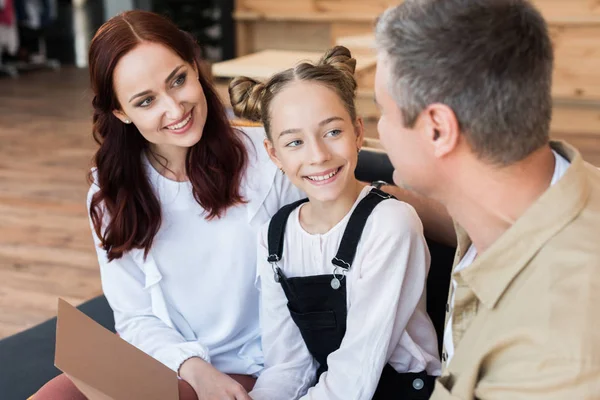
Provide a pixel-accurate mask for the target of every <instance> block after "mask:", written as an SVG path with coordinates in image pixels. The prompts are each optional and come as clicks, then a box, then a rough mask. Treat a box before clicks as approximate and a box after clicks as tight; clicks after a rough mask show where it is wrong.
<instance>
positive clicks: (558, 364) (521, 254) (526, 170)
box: [375, 0, 600, 400]
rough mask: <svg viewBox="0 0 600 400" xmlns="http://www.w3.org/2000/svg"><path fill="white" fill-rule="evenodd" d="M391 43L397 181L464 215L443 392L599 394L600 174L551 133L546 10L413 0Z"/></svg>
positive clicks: (386, 119)
mask: <svg viewBox="0 0 600 400" xmlns="http://www.w3.org/2000/svg"><path fill="white" fill-rule="evenodd" d="M376 41H377V46H378V53H379V55H378V64H377V74H376V78H375V94H376V100H377V102H378V104H379V107H380V109H381V119H380V121H379V124H378V130H379V135H380V139H381V143H382V144H383V146H384V147H385V148H386V150H387V152H388V154H389V156H390V159H391V161H392V163H393V164H394V166H395V168H396V171H395V175H394V179H395V181H396V183H397V184H399V185H401V186H404V187H409V188H411V189H412V190H414V191H415V192H417V193H419V194H421V195H424V196H426V197H428V198H431V199H434V200H437V201H439V202H440V203H441V204H442V205H443V206H445V207H446V209H447V210H448V212H449V214H450V216H451V217H452V218H453V220H454V222H455V225H456V234H457V238H458V250H457V254H456V260H455V266H454V271H453V274H452V285H451V288H450V295H449V299H448V307H447V310H448V313H447V317H446V331H445V334H444V352H443V354H442V360H443V362H444V373H443V375H442V377H441V378H440V379H439V380H438V382H436V386H435V390H434V393H433V395H432V399H435V400H438V399H473V398H477V399H482V400H492V399H493V400H495V399H499V400H500V399H502V400H505V399H511V400H513V399H544V400H552V399H578V400H583V399H592V398H596V399H597V398H600V311H599V310H598V309H597V308H598V306H599V305H600V172H599V171H598V170H597V169H596V168H594V167H592V166H591V165H589V164H587V163H585V162H584V161H583V160H582V159H581V156H580V154H579V153H578V152H577V151H576V150H575V149H574V148H572V147H571V146H569V145H567V144H566V143H561V142H553V141H550V140H549V126H550V119H551V113H552V112H551V111H552V99H551V81H552V69H553V50H552V45H551V41H550V38H549V35H548V29H547V26H546V23H545V21H544V19H543V18H542V16H541V15H540V14H539V12H538V11H537V10H536V9H535V8H534V7H533V6H532V5H531V4H530V3H528V2H527V1H523V0H444V1H440V0H407V1H405V2H404V3H403V4H401V5H399V6H397V7H395V8H392V9H389V10H388V11H386V12H385V13H384V14H383V15H382V16H381V17H380V19H379V20H378V23H377V28H376ZM423 214H424V213H423V212H421V215H423ZM425 214H426V213H425ZM438 215H439V214H438ZM440 226H442V227H443V226H447V225H444V221H440ZM442 230H443V229H442ZM447 239H448V240H447V241H448V242H451V241H452V239H453V238H451V237H448V238H447Z"/></svg>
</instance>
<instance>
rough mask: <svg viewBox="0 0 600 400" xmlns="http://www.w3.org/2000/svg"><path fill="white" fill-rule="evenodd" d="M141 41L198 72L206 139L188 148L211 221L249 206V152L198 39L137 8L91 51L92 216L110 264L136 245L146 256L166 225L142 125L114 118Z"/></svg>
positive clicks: (101, 34) (105, 28)
mask: <svg viewBox="0 0 600 400" xmlns="http://www.w3.org/2000/svg"><path fill="white" fill-rule="evenodd" d="M142 42H154V43H160V44H162V45H164V46H166V47H168V48H170V49H171V50H173V51H174V52H175V53H177V55H179V57H181V58H182V59H183V60H185V61H186V62H188V63H189V64H191V65H195V66H196V68H197V69H198V73H199V77H200V83H201V85H202V88H203V90H204V95H205V96H206V102H207V106H208V107H207V117H206V123H205V126H204V131H203V134H202V138H201V139H200V141H199V142H198V143H197V144H195V145H194V146H192V147H191V148H190V149H189V151H188V155H187V160H186V170H187V175H188V178H189V180H190V183H191V184H192V187H193V193H194V198H195V199H196V201H197V202H198V203H199V204H200V205H201V206H202V207H203V208H204V210H205V217H206V218H208V219H212V218H215V217H216V218H218V217H220V216H222V214H223V213H224V212H225V211H226V210H227V208H229V207H231V206H233V205H235V204H239V203H241V202H243V199H242V196H241V193H240V184H241V180H242V174H243V172H244V170H245V167H246V164H247V158H248V155H247V152H246V149H245V147H244V143H243V141H242V138H241V134H240V132H238V131H236V130H234V128H233V127H232V126H231V124H230V123H229V121H228V119H227V117H226V114H225V109H224V107H223V104H222V103H221V101H220V100H219V97H218V96H217V94H216V92H215V90H214V88H213V87H212V85H211V83H210V82H209V81H208V80H207V78H206V77H205V76H204V75H203V73H202V72H203V71H202V68H201V66H202V61H201V59H200V48H199V46H198V44H197V43H196V41H195V40H194V39H193V38H192V36H191V35H189V34H187V33H185V32H183V31H181V30H179V29H178V28H177V26H175V25H174V24H173V23H172V22H171V21H169V20H168V19H166V18H164V17H162V16H160V15H158V14H154V13H151V12H147V11H140V10H134V11H128V12H125V13H123V14H120V15H118V16H116V17H113V18H112V19H110V20H109V21H107V22H106V23H104V25H102V26H101V27H100V29H98V31H97V32H96V35H95V36H94V38H93V39H92V43H91V45H90V51H89V71H90V81H91V86H92V91H93V94H94V99H93V102H92V104H93V108H94V116H93V135H94V139H95V140H96V142H97V143H98V144H99V145H100V148H99V149H98V151H97V152H96V154H95V156H94V162H95V165H96V169H97V176H96V178H95V179H94V178H93V177H92V175H90V183H94V181H95V184H97V185H98V186H99V190H98V191H97V192H96V193H95V194H94V195H93V196H92V199H91V204H90V209H89V213H90V218H91V221H92V224H93V227H94V231H95V232H96V235H97V236H98V237H99V238H100V241H101V245H102V247H103V248H104V250H106V252H107V256H108V259H109V260H113V259H118V258H120V257H121V256H122V255H123V253H125V252H127V251H129V250H131V249H134V248H137V249H144V254H146V255H147V254H148V252H149V251H150V248H151V247H152V242H153V240H154V237H155V236H156V233H157V232H158V230H159V228H160V225H161V207H160V203H159V201H158V198H157V196H156V194H155V193H154V191H153V189H152V187H151V185H150V182H149V181H148V178H147V177H146V174H145V171H144V166H143V165H142V152H144V151H145V149H146V148H147V146H148V142H147V141H146V140H145V139H144V138H143V136H142V135H141V134H140V133H139V131H138V130H137V128H136V127H135V126H133V125H132V124H123V123H122V122H121V121H120V120H119V119H117V117H115V116H114V115H113V110H119V109H120V108H121V107H120V105H119V102H118V101H117V96H116V94H115V92H114V90H113V73H114V70H115V66H116V65H117V63H118V62H119V60H120V59H121V57H123V56H124V55H125V54H127V53H128V52H129V51H131V50H132V49H133V48H134V47H136V46H137V45H138V44H140V43H142ZM104 213H107V215H105V214H104Z"/></svg>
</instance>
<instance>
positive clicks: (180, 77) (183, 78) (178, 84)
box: [173, 74, 186, 86]
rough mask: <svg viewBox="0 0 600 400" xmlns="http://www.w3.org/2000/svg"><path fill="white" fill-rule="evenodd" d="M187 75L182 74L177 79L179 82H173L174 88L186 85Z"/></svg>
mask: <svg viewBox="0 0 600 400" xmlns="http://www.w3.org/2000/svg"><path fill="white" fill-rule="evenodd" d="M185 78H186V74H181V75H179V76H178V77H177V80H175V82H173V86H181V85H183V84H184V83H185Z"/></svg>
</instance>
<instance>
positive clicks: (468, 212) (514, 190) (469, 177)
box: [445, 146, 556, 253]
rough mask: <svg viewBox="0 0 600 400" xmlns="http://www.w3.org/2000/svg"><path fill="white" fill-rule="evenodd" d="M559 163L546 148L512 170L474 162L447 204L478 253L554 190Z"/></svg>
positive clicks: (449, 194) (461, 178)
mask: <svg viewBox="0 0 600 400" xmlns="http://www.w3.org/2000/svg"><path fill="white" fill-rule="evenodd" d="M477 164H478V165H477ZM555 164H556V161H555V158H554V154H553V153H552V150H551V148H550V147H549V146H545V147H544V148H542V149H540V150H537V151H536V152H535V153H533V154H531V155H530V156H529V157H528V158H527V159H525V160H523V161H521V162H518V163H516V164H513V165H511V166H508V167H496V166H490V165H485V164H481V162H479V163H472V165H470V166H469V168H468V170H467V171H465V172H464V173H463V174H462V176H457V177H456V183H457V185H455V187H456V189H455V190H454V192H453V193H448V194H447V195H446V196H445V197H446V200H447V201H445V204H446V206H447V209H448V212H449V213H450V215H451V216H452V217H453V219H454V220H455V221H456V222H457V223H458V224H459V225H460V226H461V227H462V228H463V229H465V230H466V232H467V234H468V235H469V237H470V239H471V241H472V242H473V245H474V246H475V248H476V249H477V252H478V253H482V252H484V251H485V250H486V249H487V248H489V247H490V246H491V245H492V244H493V243H494V242H495V241H496V240H497V239H498V238H499V237H500V236H502V234H504V233H505V232H506V231H507V230H508V229H509V228H510V227H511V226H512V225H513V224H514V223H515V222H516V221H517V220H518V219H519V218H520V217H521V216H522V215H523V214H524V213H525V212H526V211H527V209H529V207H531V205H533V204H534V203H535V202H536V201H537V199H538V198H539V197H540V196H541V195H542V194H543V193H544V192H545V191H546V190H547V189H548V188H549V187H550V183H551V181H552V176H553V174H554V168H555Z"/></svg>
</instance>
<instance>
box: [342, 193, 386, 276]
mask: <svg viewBox="0 0 600 400" xmlns="http://www.w3.org/2000/svg"><path fill="white" fill-rule="evenodd" d="M394 198H395V197H394V196H392V195H391V194H388V193H385V192H383V191H381V190H379V189H375V188H373V189H371V191H370V192H369V194H367V195H366V196H365V197H364V198H363V199H362V200H361V201H360V202H359V203H358V205H357V206H356V208H355V209H354V211H353V212H352V215H351V216H350V220H349V221H348V225H347V226H346V230H345V231H344V234H343V236H342V241H341V242H340V247H339V249H338V251H337V254H336V255H335V257H333V260H331V262H332V263H333V264H334V265H336V266H338V267H340V268H344V269H346V270H347V269H350V266H351V265H352V262H353V261H354V256H355V255H356V248H357V247H358V242H359V241H360V237H361V236H362V232H363V229H364V228H365V225H366V223H367V219H368V218H369V215H371V212H373V209H375V207H376V206H377V204H379V203H381V202H382V201H383V200H387V199H394Z"/></svg>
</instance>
